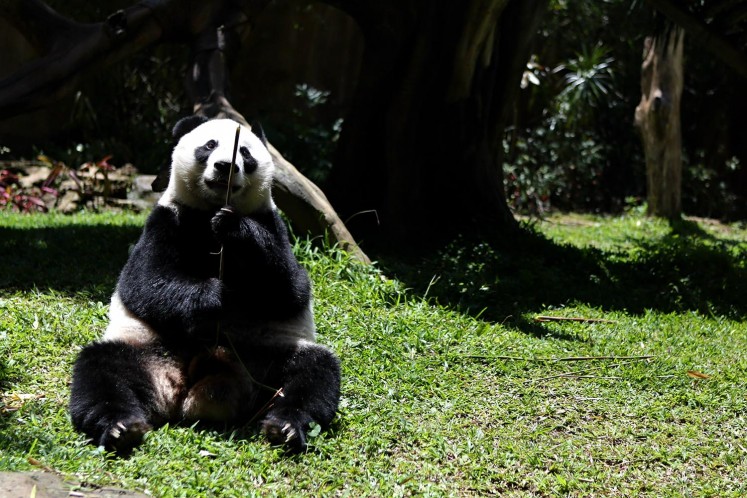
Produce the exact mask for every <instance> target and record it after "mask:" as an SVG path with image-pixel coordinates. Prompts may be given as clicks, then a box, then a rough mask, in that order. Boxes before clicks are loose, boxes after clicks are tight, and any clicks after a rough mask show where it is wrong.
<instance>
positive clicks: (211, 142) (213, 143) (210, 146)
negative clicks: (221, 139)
mask: <svg viewBox="0 0 747 498" xmlns="http://www.w3.org/2000/svg"><path fill="white" fill-rule="evenodd" d="M217 146H218V142H216V141H215V140H209V141H208V143H206V144H205V148H206V149H207V150H213V149H214V148H216V147H217Z"/></svg>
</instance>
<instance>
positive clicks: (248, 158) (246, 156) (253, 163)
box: [239, 146, 258, 174]
mask: <svg viewBox="0 0 747 498" xmlns="http://www.w3.org/2000/svg"><path fill="white" fill-rule="evenodd" d="M239 153H240V154H241V158H242V159H243V160H244V172H245V173H246V174H251V173H254V170H256V169H257V166H258V163H257V160H256V159H254V158H253V157H252V155H251V154H250V153H249V149H248V148H246V147H244V146H242V147H239Z"/></svg>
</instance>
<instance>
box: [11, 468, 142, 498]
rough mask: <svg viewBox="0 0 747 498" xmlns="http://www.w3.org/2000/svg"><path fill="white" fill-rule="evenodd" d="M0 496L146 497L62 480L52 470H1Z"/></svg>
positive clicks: (53, 497) (48, 497)
mask: <svg viewBox="0 0 747 498" xmlns="http://www.w3.org/2000/svg"><path fill="white" fill-rule="evenodd" d="M0 496H2V497H3V498H29V496H35V497H36V498H69V497H80V498H114V497H124V498H127V497H131V498H145V497H146V495H144V494H142V493H137V492H134V491H125V490H123V489H114V488H90V487H86V486H80V485H77V484H74V483H71V482H67V481H64V480H62V478H60V477H59V476H57V475H56V474H53V473H51V472H0Z"/></svg>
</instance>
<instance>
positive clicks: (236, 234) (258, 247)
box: [213, 210, 311, 312]
mask: <svg viewBox="0 0 747 498" xmlns="http://www.w3.org/2000/svg"><path fill="white" fill-rule="evenodd" d="M213 231H214V232H215V233H216V236H217V238H218V239H219V240H221V241H223V242H224V243H225V244H226V248H225V250H224V253H225V254H224V256H225V258H226V263H225V267H226V287H227V289H229V290H231V289H236V288H239V287H241V286H246V285H247V283H248V282H253V285H258V286H261V287H262V288H263V289H264V290H265V292H266V294H267V295H268V296H273V297H274V301H275V302H279V303H283V305H284V307H285V308H286V310H287V311H288V312H290V311H292V310H296V311H301V310H302V309H304V308H305V307H307V306H308V304H309V301H310V300H311V282H310V280H309V277H308V274H307V273H306V270H305V269H304V268H303V267H302V266H301V265H300V264H299V263H298V260H296V257H295V256H294V255H293V251H292V250H291V245H290V241H289V239H288V230H287V228H286V227H285V222H283V220H282V218H281V217H280V215H279V214H278V212H277V211H275V210H272V211H267V212H262V213H255V214H253V215H251V216H247V217H241V218H239V217H238V216H237V215H236V214H235V213H226V212H225V211H220V212H218V214H216V216H215V217H214V218H213Z"/></svg>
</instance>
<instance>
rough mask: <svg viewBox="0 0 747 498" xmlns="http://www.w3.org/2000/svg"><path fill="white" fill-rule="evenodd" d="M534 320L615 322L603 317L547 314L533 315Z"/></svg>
mask: <svg viewBox="0 0 747 498" xmlns="http://www.w3.org/2000/svg"><path fill="white" fill-rule="evenodd" d="M534 321H535V322H581V323H617V322H616V321H614V320H605V319H604V318H585V317H574V316H571V317H569V316H547V315H537V316H535V317H534Z"/></svg>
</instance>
